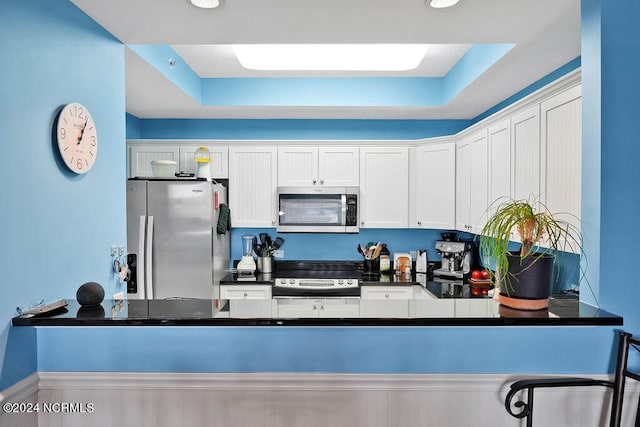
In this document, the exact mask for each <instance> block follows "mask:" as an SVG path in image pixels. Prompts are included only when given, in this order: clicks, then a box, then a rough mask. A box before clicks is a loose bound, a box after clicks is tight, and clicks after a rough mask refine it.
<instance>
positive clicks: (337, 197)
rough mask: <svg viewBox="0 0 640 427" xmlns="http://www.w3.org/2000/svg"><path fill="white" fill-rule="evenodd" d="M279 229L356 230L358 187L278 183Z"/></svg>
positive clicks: (309, 230)
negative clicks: (281, 184)
mask: <svg viewBox="0 0 640 427" xmlns="http://www.w3.org/2000/svg"><path fill="white" fill-rule="evenodd" d="M277 194H278V200H277V205H278V224H277V230H278V232H285V233H286V232H300V233H357V232H358V231H359V230H360V228H359V226H358V224H359V222H360V213H359V208H360V203H359V200H358V199H359V196H360V190H359V189H358V188H357V187H278V191H277Z"/></svg>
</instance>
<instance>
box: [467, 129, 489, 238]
mask: <svg viewBox="0 0 640 427" xmlns="http://www.w3.org/2000/svg"><path fill="white" fill-rule="evenodd" d="M470 147H471V148H470V157H471V168H470V171H469V173H470V185H469V192H470V194H469V196H470V198H469V219H470V224H469V226H470V227H469V231H470V232H472V233H476V234H479V233H480V232H481V231H482V228H483V227H484V224H485V223H486V222H487V207H488V205H489V203H488V197H487V186H488V168H487V130H486V129H484V130H482V131H480V132H477V133H475V134H473V135H472V136H471V146H470Z"/></svg>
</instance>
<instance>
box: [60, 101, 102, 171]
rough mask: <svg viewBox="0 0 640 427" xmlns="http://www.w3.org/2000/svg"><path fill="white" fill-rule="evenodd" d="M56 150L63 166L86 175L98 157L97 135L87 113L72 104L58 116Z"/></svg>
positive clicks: (80, 106) (83, 108) (77, 105)
mask: <svg viewBox="0 0 640 427" xmlns="http://www.w3.org/2000/svg"><path fill="white" fill-rule="evenodd" d="M56 137H57V139H58V150H60V155H61V156H62V160H63V161H64V163H65V165H67V167H68V168H69V169H71V170H72V171H73V172H75V173H78V174H82V173H87V172H88V171H89V170H90V169H91V168H92V167H93V164H94V163H95V161H96V157H97V155H98V133H97V131H96V126H95V123H94V122H93V118H92V117H91V114H90V113H89V111H88V110H87V109H86V108H85V107H84V106H82V105H81V104H78V103H77V102H72V103H71V104H67V105H65V106H64V108H63V109H62V111H60V115H59V116H58V129H57V133H56Z"/></svg>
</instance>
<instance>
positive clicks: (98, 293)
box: [76, 282, 104, 307]
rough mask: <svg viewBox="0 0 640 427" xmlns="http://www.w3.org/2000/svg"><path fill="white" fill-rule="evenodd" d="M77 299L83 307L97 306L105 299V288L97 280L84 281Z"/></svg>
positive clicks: (77, 293)
mask: <svg viewBox="0 0 640 427" xmlns="http://www.w3.org/2000/svg"><path fill="white" fill-rule="evenodd" d="M76 299H77V300H78V302H79V303H80V305H81V306H83V307H92V306H96V305H98V304H100V303H101V302H102V300H103V299H104V288H103V287H102V286H101V285H100V284H99V283H96V282H87V283H83V284H82V285H81V286H80V287H79V288H78V292H76Z"/></svg>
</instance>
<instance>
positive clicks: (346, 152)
mask: <svg viewBox="0 0 640 427" xmlns="http://www.w3.org/2000/svg"><path fill="white" fill-rule="evenodd" d="M359 178H360V149H359V148H358V147H340V146H337V147H333V146H331V147H319V148H318V184H320V185H325V186H334V187H357V186H358V183H359Z"/></svg>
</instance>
